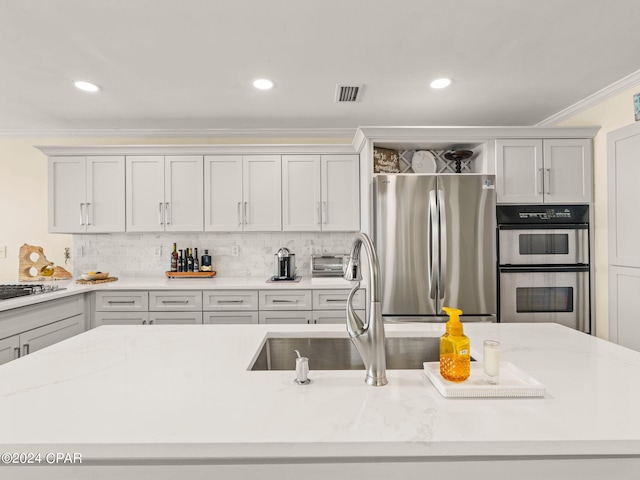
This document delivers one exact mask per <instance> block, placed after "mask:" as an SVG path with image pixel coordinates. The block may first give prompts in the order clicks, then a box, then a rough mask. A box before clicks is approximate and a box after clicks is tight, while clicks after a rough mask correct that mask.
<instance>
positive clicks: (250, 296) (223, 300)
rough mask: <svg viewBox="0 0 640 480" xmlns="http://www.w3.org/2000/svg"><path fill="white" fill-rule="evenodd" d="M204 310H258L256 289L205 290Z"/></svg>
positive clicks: (203, 294) (203, 295)
mask: <svg viewBox="0 0 640 480" xmlns="http://www.w3.org/2000/svg"><path fill="white" fill-rule="evenodd" d="M202 297H203V298H202V301H203V304H204V307H203V310H206V311H226V312H228V311H235V310H258V292H257V291H256V290H205V291H204V292H202Z"/></svg>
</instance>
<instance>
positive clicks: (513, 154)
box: [496, 139, 593, 203]
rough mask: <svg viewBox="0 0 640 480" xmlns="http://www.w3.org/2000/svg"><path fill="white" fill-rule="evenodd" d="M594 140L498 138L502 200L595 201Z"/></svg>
mask: <svg viewBox="0 0 640 480" xmlns="http://www.w3.org/2000/svg"><path fill="white" fill-rule="evenodd" d="M592 171H593V160H592V150H591V140H590V139H549V140H539V139H528V140H497V141H496V190H497V201H498V203H588V202H591V201H592V190H593V173H592Z"/></svg>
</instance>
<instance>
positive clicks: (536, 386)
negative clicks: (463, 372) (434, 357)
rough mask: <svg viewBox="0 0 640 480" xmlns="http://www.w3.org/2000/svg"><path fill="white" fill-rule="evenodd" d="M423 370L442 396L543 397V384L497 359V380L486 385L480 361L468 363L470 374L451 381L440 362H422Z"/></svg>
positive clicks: (510, 364)
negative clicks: (498, 368) (498, 374)
mask: <svg viewBox="0 0 640 480" xmlns="http://www.w3.org/2000/svg"><path fill="white" fill-rule="evenodd" d="M424 373H425V374H426V375H427V377H428V378H429V380H431V383H433V385H434V386H435V387H436V389H437V390H438V392H440V394H441V395H442V396H443V397H451V398H482V397H544V393H545V388H544V385H543V384H541V383H540V382H538V381H537V380H536V379H535V378H533V377H532V376H530V375H528V374H526V373H525V372H523V371H522V370H520V369H519V368H518V367H516V366H515V365H513V364H512V363H509V362H500V382H499V383H498V384H497V385H489V384H488V383H487V381H486V379H487V377H486V375H485V374H484V371H483V369H482V362H471V375H470V376H469V378H468V379H466V380H465V381H464V382H460V383H455V382H450V381H448V380H445V379H444V378H442V375H440V362H425V363H424Z"/></svg>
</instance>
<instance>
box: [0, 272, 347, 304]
mask: <svg viewBox="0 0 640 480" xmlns="http://www.w3.org/2000/svg"><path fill="white" fill-rule="evenodd" d="M41 283H45V284H49V283H52V284H53V285H57V286H59V287H60V289H61V290H57V291H54V292H50V293H42V294H38V295H28V296H24V297H18V298H12V299H9V300H0V312H2V311H5V310H11V309H13V308H19V307H25V306H28V305H35V304H37V303H41V302H46V301H49V300H55V299H56V298H64V297H68V296H70V295H78V294H82V293H87V292H93V291H100V290H224V289H233V290H243V289H246V290H277V289H310V288H323V289H342V288H351V286H352V285H353V284H352V282H348V281H346V280H344V279H342V278H339V277H337V278H336V277H334V278H311V277H302V278H301V279H300V281H299V282H288V281H285V282H267V281H266V279H265V278H264V277H213V278H167V277H144V278H137V277H136V278H119V279H118V280H117V281H115V282H110V283H97V284H93V285H82V284H77V283H75V280H57V281H55V282H41ZM62 289H64V290H62Z"/></svg>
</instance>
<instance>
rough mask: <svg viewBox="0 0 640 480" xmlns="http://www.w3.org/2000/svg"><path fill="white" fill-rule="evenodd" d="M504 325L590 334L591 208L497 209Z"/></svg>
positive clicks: (529, 206)
mask: <svg viewBox="0 0 640 480" xmlns="http://www.w3.org/2000/svg"><path fill="white" fill-rule="evenodd" d="M496 217H497V222H498V239H499V241H498V259H499V268H498V271H499V285H500V287H499V299H500V309H499V318H500V322H505V323H507V322H555V323H560V324H562V325H566V326H568V327H571V328H575V329H577V330H580V331H583V332H586V333H590V331H591V325H590V324H591V315H590V293H589V290H590V282H589V206H588V205H499V206H498V207H497V208H496Z"/></svg>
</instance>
